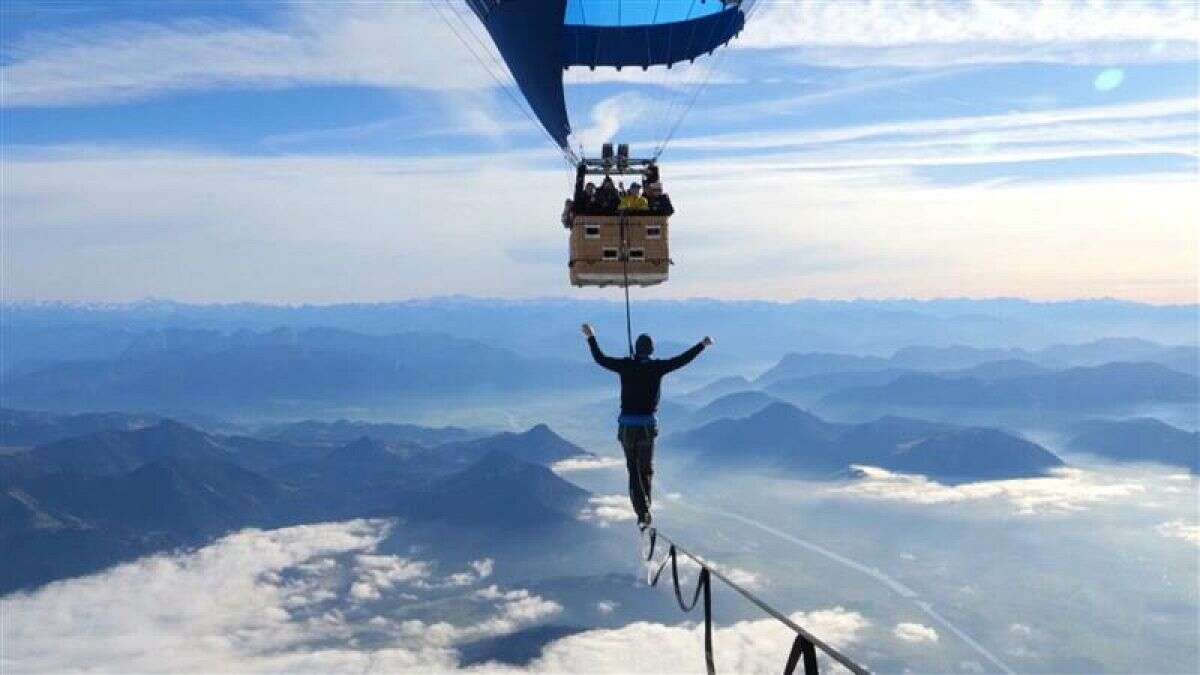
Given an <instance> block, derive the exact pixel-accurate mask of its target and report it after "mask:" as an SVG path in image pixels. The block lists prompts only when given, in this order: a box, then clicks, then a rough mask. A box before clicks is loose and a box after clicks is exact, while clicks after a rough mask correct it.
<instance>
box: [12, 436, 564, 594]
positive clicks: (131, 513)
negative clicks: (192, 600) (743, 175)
mask: <svg viewBox="0 0 1200 675" xmlns="http://www.w3.org/2000/svg"><path fill="white" fill-rule="evenodd" d="M271 453H275V454H276V455H277V456H275V457H272V458H270V460H268V459H267V456H268V455H270V454H271ZM587 454H588V453H586V452H584V451H583V450H581V449H580V448H578V447H577V446H575V445H573V444H571V443H569V442H568V441H566V440H564V439H562V438H561V437H559V436H557V434H554V432H553V431H551V430H550V429H549V428H548V427H546V426H545V425H538V426H536V427H534V428H532V429H530V430H529V431H526V432H524V433H503V434H498V435H494V436H490V437H484V438H480V439H476V440H472V441H464V442H456V443H447V444H442V445H438V446H434V447H427V446H422V445H418V444H416V443H405V442H402V441H394V442H385V441H380V440H376V439H371V438H366V437H363V438H359V439H357V440H354V441H352V442H350V443H348V444H346V445H344V446H340V447H335V448H332V449H330V448H328V447H323V446H321V445H319V444H317V442H316V441H315V440H314V442H310V443H303V439H300V438H294V439H292V441H291V442H286V443H285V442H281V441H275V440H263V439H253V438H247V437H226V436H220V435H215V434H207V433H204V432H201V431H199V430H196V429H193V428H191V427H188V426H186V425H183V424H180V423H178V422H174V421H170V420H164V421H161V422H159V423H157V424H154V425H151V426H147V427H144V428H140V429H134V430H127V431H111V430H110V431H99V432H96V433H93V434H88V435H84V436H80V437H76V438H69V439H63V440H59V441H55V442H52V443H48V444H44V445H39V446H36V447H34V448H32V449H31V450H28V451H23V452H18V453H11V454H8V455H0V460H2V461H0V550H4V551H5V552H6V555H4V556H0V593H3V592H7V591H10V590H13V589H16V588H24V587H29V586H35V585H38V584H41V583H44V582H46V581H50V580H52V579H57V578H62V577H64V576H72V575H76V574H84V573H87V572H90V571H94V570H96V569H100V568H102V567H105V566H107V565H110V564H112V563H115V562H118V561H120V560H126V559H130V558H133V557H137V556H140V555H144V554H146V553H150V552H153V551H159V550H164V549H168V548H174V547H179V546H191V545H196V544H199V543H202V542H203V541H206V540H207V539H209V538H211V537H214V536H217V535H220V534H222V533H224V532H228V531H231V530H236V529H240V528H243V527H249V526H258V527H277V526H283V525H288V524H296V523H303V522H324V521H330V520H339V519H344V518H354V517H381V516H382V517H387V516H403V517H407V518H411V519H417V520H423V521H430V522H444V523H450V524H453V525H455V526H458V527H473V528H484V529H496V528H503V529H509V530H524V529H536V528H547V527H559V526H565V525H570V524H571V523H573V522H575V520H574V519H575V515H576V514H577V513H578V510H579V507H580V506H582V504H583V503H584V502H585V501H586V498H587V497H588V493H587V492H586V491H584V490H582V489H580V488H578V487H576V486H574V485H572V484H570V483H568V482H567V481H565V480H563V479H562V478H560V477H558V476H557V475H556V474H554V473H553V472H552V471H550V469H549V468H548V466H547V465H548V464H549V463H552V462H555V461H558V460H560V459H565V458H567V457H572V456H578V455H587Z"/></svg>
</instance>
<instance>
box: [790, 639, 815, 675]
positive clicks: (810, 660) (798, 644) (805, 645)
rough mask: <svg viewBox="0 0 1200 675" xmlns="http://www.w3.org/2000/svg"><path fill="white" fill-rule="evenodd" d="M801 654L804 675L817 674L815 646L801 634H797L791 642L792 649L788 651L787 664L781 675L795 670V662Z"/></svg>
mask: <svg viewBox="0 0 1200 675" xmlns="http://www.w3.org/2000/svg"><path fill="white" fill-rule="evenodd" d="M801 656H803V657H804V675H818V673H817V648H816V647H814V646H813V643H811V642H809V641H808V640H807V639H805V637H804V636H803V635H797V636H796V641H795V642H793V643H792V651H791V652H789V653H788V658H787V664H786V665H784V667H783V675H792V673H794V672H796V663H797V662H799V661H800V657H801Z"/></svg>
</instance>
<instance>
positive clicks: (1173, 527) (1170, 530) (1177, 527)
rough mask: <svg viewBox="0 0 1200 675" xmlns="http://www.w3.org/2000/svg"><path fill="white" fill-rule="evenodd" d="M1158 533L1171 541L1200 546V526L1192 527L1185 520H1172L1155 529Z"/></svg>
mask: <svg viewBox="0 0 1200 675" xmlns="http://www.w3.org/2000/svg"><path fill="white" fill-rule="evenodd" d="M1154 530H1155V531H1156V532H1158V533H1159V534H1160V535H1162V536H1164V537H1169V538H1171V539H1182V540H1184V541H1187V542H1191V543H1193V544H1196V545H1197V546H1200V525H1192V524H1189V523H1187V522H1186V521H1184V520H1172V521H1169V522H1166V523H1162V524H1160V525H1158V526H1157V527H1155V528H1154Z"/></svg>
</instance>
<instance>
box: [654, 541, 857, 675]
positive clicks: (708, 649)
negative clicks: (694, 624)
mask: <svg viewBox="0 0 1200 675" xmlns="http://www.w3.org/2000/svg"><path fill="white" fill-rule="evenodd" d="M646 533H647V534H649V535H650V546H649V549H650V550H649V552H648V553H647V554H646V562H651V561H653V560H654V548H655V545H656V544H657V543H658V540H659V539H660V538H661V539H664V540H666V542H667V543H669V544H670V545H671V547H670V549H668V550H667V554H666V555H665V556H663V559H662V562H659V563H658V564H657V566H652V567H654V572H653V574H648V577H649V578H648V579H647V581H648V583H649V584H650V586H657V585H658V580H659V579H660V578H661V577H662V573H663V571H664V570H665V569H666V568H667V563H670V564H671V579H672V583H673V585H674V587H675V600H676V602H678V603H679V608H680V609H682V610H683V611H685V612H689V611H691V610H692V609H693V608H695V606H696V603H697V602H698V601H699V599H700V593H701V592H703V593H704V661H705V665H706V666H707V668H708V673H709V675H715V673H716V667H715V665H714V664H713V645H712V577H714V576H715V577H716V578H717V579H719V580H720V581H721V582H722V583H724V584H726V585H727V586H729V587H730V588H731V589H733V590H734V591H736V592H738V593H740V594H741V595H742V596H743V597H745V598H746V599H747V600H749V601H750V602H752V603H754V604H755V605H757V606H758V607H759V608H760V609H762V610H763V611H764V612H766V613H767V614H770V615H771V616H772V617H774V618H775V619H776V620H777V621H779V622H780V623H783V624H785V625H786V626H787V627H788V628H791V629H792V630H793V631H795V633H796V639H795V641H794V642H792V649H791V652H789V653H788V658H787V663H786V664H785V666H784V671H783V672H784V675H794V673H795V671H796V666H797V665H799V664H800V663H801V662H803V663H804V675H819V672H818V669H817V649H818V648H820V649H821V651H823V652H825V654H826V655H828V656H829V658H831V659H833V660H834V661H836V662H838V663H839V664H841V665H842V666H844V667H845V668H846V669H847V670H849V671H850V672H852V673H854V674H855V675H870V671H868V670H867V669H866V668H864V667H862V666H860V665H859V664H857V663H855V662H854V661H852V660H851V659H850V658H849V657H847V656H846V655H844V654H842V653H841V652H839V651H838V650H837V649H835V648H833V647H831V646H830V645H828V644H826V643H825V642H823V641H822V640H821V639H819V638H817V637H816V636H814V635H812V634H811V633H809V632H808V631H806V630H804V628H802V627H800V626H799V625H797V624H796V623H795V622H794V621H792V620H791V619H790V618H789V617H787V616H785V615H784V614H782V613H781V612H779V611H778V610H776V609H775V608H774V607H771V606H770V605H768V604H766V603H764V602H763V601H762V600H760V599H759V598H758V597H756V596H755V595H754V594H752V593H750V592H749V591H747V590H746V589H744V588H742V587H741V586H739V585H738V584H737V583H736V582H734V581H732V580H730V579H729V578H728V577H726V576H725V575H724V574H721V572H720V570H717V571H712V570H710V569H709V563H708V562H707V561H706V560H704V559H703V558H700V557H698V556H697V555H696V554H694V553H691V552H689V551H688V550H687V549H685V548H681V547H679V546H677V545H676V544H675V542H674V541H672V540H671V538H670V537H668V536H666V535H660V534H659V532H658V529H657V528H654V527H650V528H646ZM680 555H684V556H687V557H688V558H691V559H692V560H693V561H694V562H695V563H696V564H697V565H699V566H700V578H699V579H698V580H697V582H696V590H695V592H694V593H693V594H692V601H691V602H690V603H688V602H685V601H684V599H683V590H682V589H681V588H680V587H679V556H680Z"/></svg>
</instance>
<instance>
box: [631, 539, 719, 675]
mask: <svg viewBox="0 0 1200 675" xmlns="http://www.w3.org/2000/svg"><path fill="white" fill-rule="evenodd" d="M657 538H658V537H657V532H655V531H654V530H651V531H650V555H651V557H653V555H654V541H655V540H656V539H657ZM649 559H650V558H647V560H649ZM668 562H669V563H671V583H672V585H673V586H674V587H675V601H676V602H678V603H679V608H680V609H682V610H683V611H685V612H690V611H692V610H693V609H695V607H696V603H697V602H698V601H699V600H700V594H701V593H703V594H704V664H705V666H706V667H707V668H708V675H716V672H717V668H716V665H714V662H713V640H712V632H713V629H712V575H711V574H710V573H709V571H708V567H705V566H704V565H701V566H700V577H699V579H697V581H696V591H695V592H694V593H692V601H691V602H690V603H688V602H684V600H683V589H681V588H680V587H679V554H678V552H677V551H676V550H675V544H671V548H670V549H668V551H667V556H666V557H665V558H663V561H662V562H661V563H659V565H658V569H657V570H655V572H654V576H652V577H651V578H650V585H651V586H657V585H658V580H659V577H661V576H662V573H663V570H664V569H666V567H667V563H668Z"/></svg>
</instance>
